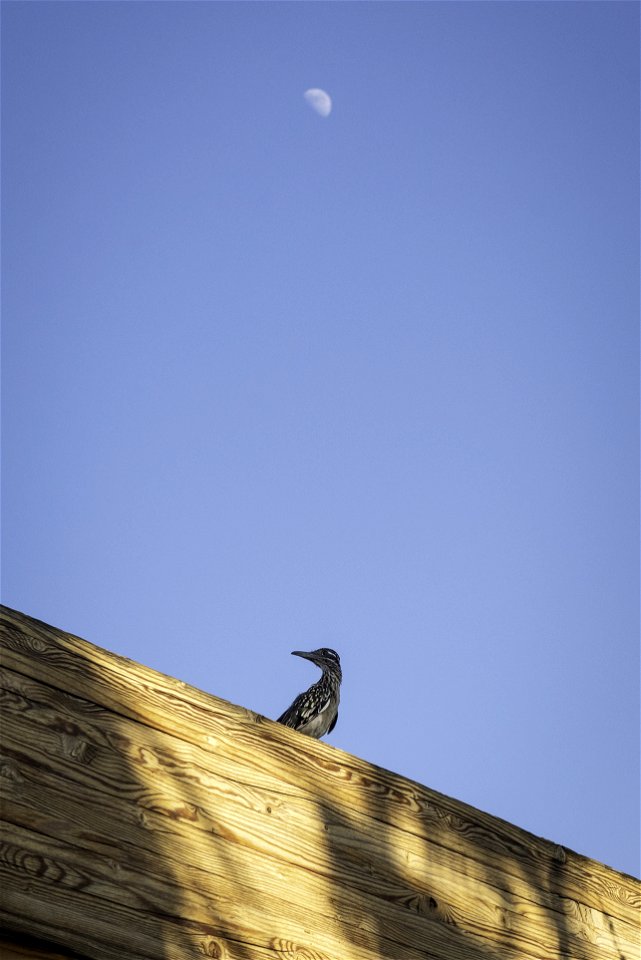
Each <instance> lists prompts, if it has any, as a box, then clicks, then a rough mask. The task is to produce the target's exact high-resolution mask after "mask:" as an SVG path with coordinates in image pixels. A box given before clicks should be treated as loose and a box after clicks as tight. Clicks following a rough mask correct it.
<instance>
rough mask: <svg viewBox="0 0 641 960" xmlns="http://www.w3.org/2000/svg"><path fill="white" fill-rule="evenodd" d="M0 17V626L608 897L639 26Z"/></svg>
mask: <svg viewBox="0 0 641 960" xmlns="http://www.w3.org/2000/svg"><path fill="white" fill-rule="evenodd" d="M2 21H3V22H2V27H3V112H2V115H3V145H4V146H3V150H4V157H3V170H4V174H3V217H2V227H3V253H4V257H3V259H4V269H3V273H4V285H3V307H4V321H3V363H4V370H3V391H4V395H3V444H4V450H3V514H4V516H3V520H4V522H3V591H2V596H3V601H4V602H5V603H7V604H9V605H10V606H13V607H17V608H18V609H21V610H23V611H25V612H27V613H30V614H32V615H34V616H37V617H39V618H41V619H43V620H45V621H47V622H49V623H52V624H54V625H55V626H57V627H60V628H62V629H65V630H68V631H70V632H73V633H77V634H80V635H81V636H84V637H86V638H87V639H89V640H91V641H93V642H94V643H98V644H100V645H101V646H104V647H107V648H108V649H110V650H113V651H116V652H118V653H122V654H125V655H126V656H129V657H132V658H133V659H135V660H138V661H141V662H142V663H145V664H147V665H149V666H151V667H154V668H155V669H157V670H160V671H163V672H164V673H168V674H171V675H173V676H176V677H179V678H181V679H183V680H185V681H188V682H189V683H192V684H195V685H196V686H198V687H200V688H203V689H205V690H207V691H209V692H211V693H214V694H216V695H218V696H220V697H224V698H226V699H228V700H232V701H234V702H235V703H239V704H242V705H244V706H247V707H251V708H252V709H254V710H256V711H258V712H260V713H264V714H266V715H267V716H271V717H275V716H278V715H279V714H280V713H281V712H282V710H283V709H284V708H285V707H286V706H288V704H289V702H290V701H291V699H293V697H294V695H295V694H297V693H298V692H299V691H300V690H302V689H303V688H304V687H305V686H307V685H308V683H310V682H311V681H312V680H314V679H316V675H317V672H316V670H315V668H314V667H312V665H311V664H309V663H306V662H305V661H303V660H298V659H297V658H294V657H291V656H290V651H292V650H295V649H304V650H309V649H313V648H315V647H319V646H331V647H335V648H336V649H337V650H338V651H339V653H340V654H341V657H342V661H343V666H344V675H345V679H344V684H343V701H342V705H341V712H340V716H339V721H338V725H337V727H336V730H335V731H334V733H333V734H332V735H331V738H330V741H331V742H332V743H333V744H335V745H337V746H339V747H341V748H343V749H345V750H348V751H350V752H352V753H355V754H358V755H359V756H361V757H363V758H365V759H366V760H370V761H372V762H374V763H377V764H379V765H381V766H384V767H387V768H390V769H392V770H394V771H397V772H398V773H401V774H403V775H405V776H407V777H411V778H414V779H416V780H419V781H420V782H422V783H424V784H426V785H427V786H429V787H433V788H434V789H437V790H439V791H442V792H444V793H446V794H449V795H451V796H454V797H457V798H458V799H461V800H464V801H466V802H468V803H470V804H473V805H474V806H476V807H479V808H481V809H483V810H487V811H488V812H490V813H493V814H496V815H499V816H501V817H504V818H506V819H507V820H510V821H512V822H513V823H516V824H518V825H519V826H522V827H525V828H527V829H529V830H531V831H533V832H534V833H536V834H539V835H543V836H545V837H548V838H549V839H551V840H554V841H556V842H558V843H561V844H564V845H566V846H568V847H571V848H573V849H576V850H578V851H579V852H580V853H584V854H587V855H589V856H592V857H595V858H596V859H598V860H602V861H605V862H606V863H608V864H610V865H612V866H614V867H616V868H618V869H621V870H625V871H627V872H631V873H638V871H639V636H638V627H639V623H638V603H637V601H638V541H639V536H638V529H639V528H638V466H637V465H638V452H639V449H638V448H639V445H638V432H637V428H638V307H639V288H638V264H639V232H638V226H639V222H638V221H639V216H638V210H639V196H638V174H639V153H638V149H639V126H638V116H639V114H638V110H639V94H638V90H639V86H638V84H639V52H638V36H639V34H638V27H639V5H638V4H637V3H617V2H608V3H599V2H596V3H557V2H546V3H537V2H533V3H519V2H512V3H496V4H495V3H482V2H478V3H429V2H425V3H407V4H406V3H391V2H390V3H251V2H249V3H188V2H185V3H172V2H169V3H154V2H151V3H100V2H97V3H91V2H84V3H64V2H60V3H59V2H53V3H38V2H35V3H13V2H5V3H3V4H2ZM316 87H318V88H321V89H324V90H326V91H327V93H328V94H329V95H330V96H331V98H332V101H333V109H332V111H331V113H330V114H329V115H328V116H322V115H321V114H319V113H317V112H315V111H314V110H313V109H312V108H311V106H310V104H309V103H308V102H307V101H306V100H305V97H304V93H305V91H306V90H307V89H308V88H316Z"/></svg>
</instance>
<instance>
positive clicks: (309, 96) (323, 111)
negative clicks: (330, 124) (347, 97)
mask: <svg viewBox="0 0 641 960" xmlns="http://www.w3.org/2000/svg"><path fill="white" fill-rule="evenodd" d="M303 96H304V97H305V99H306V100H307V102H308V104H309V105H310V107H311V108H312V110H315V111H316V113H318V114H319V115H320V116H321V117H328V116H329V115H330V113H331V112H332V98H331V97H330V95H329V94H328V93H325V91H324V90H320V89H319V88H318V87H311V89H309V90H306V91H305V93H304V94H303Z"/></svg>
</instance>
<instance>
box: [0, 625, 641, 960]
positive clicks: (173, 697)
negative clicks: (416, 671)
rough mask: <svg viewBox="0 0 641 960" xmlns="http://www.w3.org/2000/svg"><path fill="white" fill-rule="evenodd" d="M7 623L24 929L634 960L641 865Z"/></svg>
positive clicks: (152, 948) (4, 862)
mask: <svg viewBox="0 0 641 960" xmlns="http://www.w3.org/2000/svg"><path fill="white" fill-rule="evenodd" d="M0 629H1V632H2V662H3V665H4V666H3V670H2V671H1V673H0V704H1V705H2V716H3V727H2V758H1V759H0V782H1V784H2V788H3V790H2V793H3V807H2V816H3V821H4V823H3V839H2V844H1V845H0V875H1V877H2V882H3V886H2V890H3V891H5V892H4V893H3V894H2V895H1V896H0V906H1V911H2V919H3V924H4V925H5V927H7V928H8V929H10V930H12V931H15V932H16V933H22V934H29V935H32V936H37V937H39V938H41V940H43V941H45V942H48V943H50V944H51V945H53V947H55V948H57V949H59V950H60V951H62V952H63V953H64V951H65V950H66V951H76V952H77V953H78V954H80V955H82V956H86V957H91V958H96V960H102V958H105V960H111V958H113V957H116V956H118V957H122V956H127V957H129V956H131V957H170V958H173V957H176V958H178V957H181V958H182V957H203V956H218V957H234V958H238V960H254V958H259V960H263V958H267V957H272V958H276V957H282V958H290V957H291V958H294V957H295V958H297V960H312V958H318V960H324V958H327V960H330V958H333V960H337V958H345V960H358V958H363V960H376V958H387V957H389V958H390V960H401V958H407V960H419V958H425V957H430V958H434V960H440V958H442V960H510V958H515V957H523V958H524V960H527V958H532V960H534V958H537V960H541V958H549V960H552V958H557V957H559V958H560V957H572V958H575V960H610V958H611V960H638V957H639V908H640V906H641V890H640V884H639V882H638V881H636V880H634V879H633V878H630V877H627V876H625V875H622V874H619V873H617V872H616V871H614V870H611V869H610V868H608V867H605V866H603V865H602V864H599V863H597V862H595V861H592V860H588V859H587V858H584V857H581V856H579V855H578V854H575V853H573V852H572V851H569V850H566V849H563V848H561V847H559V846H558V845H556V844H553V843H550V842H548V841H545V840H542V839H540V838H537V837H534V836H532V835H531V834H528V833H526V832H525V831H522V830H520V829H519V828H517V827H514V826H512V825H511V824H508V823H505V822H504V821H501V820H498V819H496V818H493V817H490V816H489V815H487V814H484V813H482V812H481V811H478V810H475V809H474V808H472V807H469V806H467V805H465V804H462V803H459V802H457V801H454V800H451V799H450V798H447V797H444V796H442V795H440V794H437V793H435V792H433V791H431V790H429V789H427V788H426V787H423V786H421V785H419V784H416V783H413V782H411V781H408V780H405V779H403V778H402V777H399V776H397V775H395V774H392V773H390V772H388V771H385V770H381V769H379V768H376V767H373V766H372V765H370V764H367V763H365V762H363V761H361V760H359V759H358V758H356V757H352V756H350V755H348V754H345V753H343V752H342V751H340V750H337V749H335V748H333V747H331V746H329V745H328V744H324V743H318V742H316V741H313V740H310V739H309V738H305V737H302V736H301V735H300V734H297V733H296V732H294V731H291V730H289V729H287V728H285V727H282V726H280V725H278V724H275V723H272V722H271V721H269V720H267V719H266V718H263V717H260V716H258V715H256V714H253V713H252V712H251V711H248V710H245V709H243V708H241V707H237V706H234V705H232V704H229V703H226V702H225V701H222V700H220V699H218V698H216V697H213V696H211V695H209V694H205V693H203V692H201V691H199V690H196V689H194V688H192V687H188V686H187V685H185V684H183V683H181V682H180V681H177V680H175V679H173V678H170V677H164V676H162V675H160V674H158V673H155V672H154V671H152V670H149V669H148V668H145V667H143V666H141V665H139V664H136V663H134V662H132V661H129V660H126V659H124V658H122V657H118V656H115V655H114V654H111V653H108V652H107V651H105V650H101V649H100V648H98V647H95V646H93V645H92V644H90V643H88V642H86V641H84V640H81V639H79V638H77V637H73V636H70V635H68V634H65V633H63V632H61V631H59V630H56V629H54V628H52V627H48V626H47V625H45V624H42V623H40V622H39V621H36V620H33V619H31V618H29V617H27V616H25V615H24V614H20V613H17V612H15V611H12V610H9V609H7V608H2V614H1V618H0ZM35 956H36V955H35V954H34V957H35Z"/></svg>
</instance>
